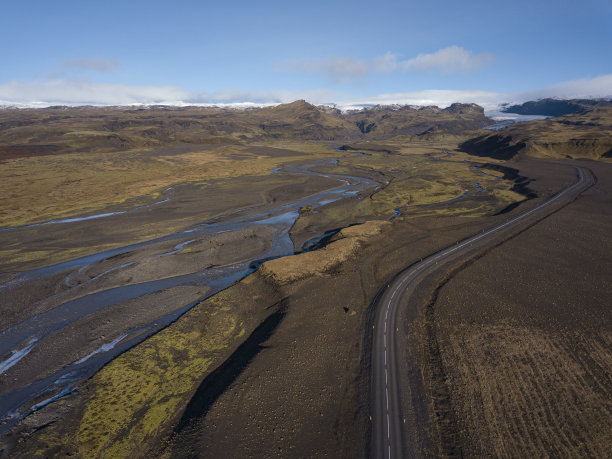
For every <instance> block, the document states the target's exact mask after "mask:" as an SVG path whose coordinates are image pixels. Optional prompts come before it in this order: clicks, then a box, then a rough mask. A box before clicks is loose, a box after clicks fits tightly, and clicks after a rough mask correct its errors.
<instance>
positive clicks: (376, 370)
mask: <svg viewBox="0 0 612 459" xmlns="http://www.w3.org/2000/svg"><path fill="white" fill-rule="evenodd" d="M575 169H576V173H577V178H578V180H577V181H576V182H575V183H574V184H572V185H571V186H569V187H567V188H565V189H563V190H562V191H560V192H559V193H557V194H556V195H553V196H551V197H550V198H549V199H547V200H546V201H544V202H542V203H541V204H539V205H538V206H536V207H534V208H532V209H531V210H528V211H526V212H523V213H521V214H519V215H517V216H515V217H512V218H510V219H509V220H507V221H505V222H503V223H501V224H499V225H496V226H494V227H492V228H490V229H488V230H485V231H483V232H482V233H478V234H476V235H474V236H471V237H469V238H467V239H464V240H462V241H459V242H457V244H456V245H453V246H451V247H448V248H446V249H443V250H441V251H439V252H436V253H434V254H433V255H430V256H429V257H427V258H424V259H422V260H421V261H419V262H417V263H415V264H414V265H412V266H410V267H409V268H407V269H406V270H405V271H403V272H402V273H400V274H399V275H398V276H397V277H396V278H395V279H394V280H393V281H392V282H391V283H390V284H389V285H388V287H387V289H386V290H385V292H384V293H383V294H382V295H380V296H379V300H378V304H377V305H376V308H377V312H376V316H375V322H374V333H373V343H372V351H371V352H372V367H371V376H370V378H371V379H370V383H371V386H370V387H371V389H370V390H371V392H370V413H371V419H372V441H371V447H372V450H371V456H372V457H375V458H385V459H390V458H401V457H415V456H422V455H423V454H424V453H425V451H422V450H421V446H420V445H418V444H415V441H414V439H415V438H420V440H419V443H422V442H423V441H424V439H423V438H422V436H421V435H419V433H418V432H414V430H416V429H417V427H418V426H417V425H415V424H418V422H416V421H415V419H417V418H419V416H418V414H415V413H414V411H415V410H418V409H419V407H415V406H414V404H415V401H414V396H412V397H410V396H408V395H407V394H405V393H404V394H402V392H401V389H402V386H403V385H402V381H403V380H404V381H406V380H407V379H408V378H407V375H406V374H405V373H406V371H407V370H406V364H405V362H402V364H401V365H400V363H399V362H400V361H401V359H400V357H399V355H401V352H402V351H403V350H402V343H404V344H403V346H404V347H405V345H406V344H405V343H406V341H405V337H404V336H401V335H400V333H402V332H401V331H400V330H399V326H398V325H397V321H398V319H397V317H398V310H399V308H400V307H401V306H402V305H403V304H406V301H407V299H408V297H409V296H410V294H411V293H412V292H413V291H414V287H416V285H417V284H418V283H419V282H420V281H422V280H423V279H424V278H425V277H426V276H428V275H430V274H432V273H433V272H434V271H436V270H437V269H439V268H442V266H441V265H442V264H446V263H447V262H449V261H452V260H456V259H457V258H459V257H461V256H465V255H468V254H469V253H472V254H473V253H474V252H475V251H480V250H481V249H483V248H485V247H487V246H489V245H492V244H494V243H497V242H499V241H500V240H502V239H503V237H504V236H507V235H508V233H509V232H510V231H515V230H517V229H519V228H523V227H525V226H527V225H528V224H529V223H531V224H533V223H534V222H535V221H537V220H538V219H540V218H541V217H543V216H546V215H549V214H550V213H552V212H553V211H555V210H556V209H558V208H560V207H561V206H562V205H564V204H566V203H568V202H570V201H571V200H573V199H574V198H575V197H576V196H578V195H579V194H580V193H582V192H583V191H584V190H586V189H587V188H589V187H590V186H591V185H593V183H595V178H594V176H593V174H592V172H591V171H590V170H588V169H585V168H582V167H575ZM398 343H399V344H398ZM398 354H399V355H398ZM412 384H413V382H411V381H408V382H407V383H406V385H407V386H408V388H409V391H410V386H411V385H412ZM406 385H404V387H406ZM402 400H404V401H406V400H409V401H408V402H406V403H402ZM416 403H417V404H418V401H417V402H416ZM407 420H408V422H406V421H407Z"/></svg>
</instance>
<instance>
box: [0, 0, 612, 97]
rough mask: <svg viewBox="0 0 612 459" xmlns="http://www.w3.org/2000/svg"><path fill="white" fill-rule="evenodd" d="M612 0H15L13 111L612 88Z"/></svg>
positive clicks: (10, 35)
mask: <svg viewBox="0 0 612 459" xmlns="http://www.w3.org/2000/svg"><path fill="white" fill-rule="evenodd" d="M610 24H612V2H610V1H609V0H581V1H575V0H573V1H566V0H555V1H550V0H530V1H523V0H516V1H511V0H506V1H498V0H487V1H480V0H476V1H466V2H458V1H456V0H455V1H446V0H444V1H442V0H428V1H419V2H416V1H412V0H404V1H384V0H381V1H378V2H372V1H371V0H369V1H361V0H351V1H345V0H326V1H319V0H309V1H300V2H296V1H294V2H292V1H290V0H284V1H266V0H260V1H257V2H254V1H219V0H217V1H214V2H213V1H207V0H202V1H186V0H175V1H172V2H169V1H167V0H165V1H157V0H147V1H141V0H121V1H115V0H104V1H96V0H85V1H84V0H79V1H72V0H56V1H52V2H51V1H48V0H46V1H33V0H19V1H17V0H4V1H3V2H2V3H1V4H0V40H1V42H2V43H3V47H2V48H3V49H2V58H1V60H0V105H18V106H19V105H25V106H46V105H85V104H93V105H132V104H206V103H215V104H236V103H247V104H248V103H253V104H273V103H281V102H290V101H293V100H297V99H306V100H307V101H309V102H312V103H317V104H321V103H336V104H338V105H339V106H353V105H360V104H371V103H411V104H417V105H427V104H437V105H441V106H444V105H448V104H450V103H452V102H455V101H457V102H476V103H480V104H481V105H487V106H494V105H496V104H498V103H502V102H522V101H525V100H533V99H538V98H542V97H559V98H571V97H609V96H612V27H611V26H610Z"/></svg>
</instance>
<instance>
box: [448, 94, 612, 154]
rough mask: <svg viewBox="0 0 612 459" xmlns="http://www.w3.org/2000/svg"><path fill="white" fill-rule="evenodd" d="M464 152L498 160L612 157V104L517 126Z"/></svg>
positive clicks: (473, 142)
mask: <svg viewBox="0 0 612 459" xmlns="http://www.w3.org/2000/svg"><path fill="white" fill-rule="evenodd" d="M460 148H461V150H462V151H464V152H466V153H469V154H472V155H476V156H486V157H489V158H495V159H504V160H506V159H512V158H515V157H516V156H517V155H518V156H519V157H520V156H523V155H530V156H535V157H551V158H590V159H604V158H610V157H612V104H610V103H607V102H598V103H596V104H595V105H594V106H593V107H592V108H590V109H587V110H584V111H582V112H579V113H574V114H570V115H565V116H560V117H556V118H549V119H545V120H535V121H529V122H524V123H517V124H515V125H512V126H509V127H507V128H505V129H503V130H502V131H496V132H494V133H491V134H486V135H482V136H479V137H476V138H473V139H470V140H468V141H466V142H463V143H462V144H461V145H460Z"/></svg>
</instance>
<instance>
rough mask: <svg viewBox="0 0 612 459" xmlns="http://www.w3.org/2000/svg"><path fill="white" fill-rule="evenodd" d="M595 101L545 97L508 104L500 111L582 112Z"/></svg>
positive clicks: (553, 114)
mask: <svg viewBox="0 0 612 459" xmlns="http://www.w3.org/2000/svg"><path fill="white" fill-rule="evenodd" d="M597 103H598V101H596V100H588V99H570V100H561V99H551V98H547V99H539V100H531V101H529V102H525V103H523V104H520V105H510V106H507V107H505V108H504V109H503V110H502V112H504V113H516V114H518V115H542V116H562V115H569V114H571V113H578V112H582V111H584V110H586V109H588V108H591V107H593V106H594V105H595V104H597Z"/></svg>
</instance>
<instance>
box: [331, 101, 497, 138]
mask: <svg viewBox="0 0 612 459" xmlns="http://www.w3.org/2000/svg"><path fill="white" fill-rule="evenodd" d="M343 118H344V119H345V120H347V121H350V122H351V123H353V124H354V125H355V126H357V128H359V131H360V132H361V134H362V135H364V136H366V137H372V138H390V137H395V136H400V135H422V134H425V133H428V132H431V131H434V130H435V131H438V132H444V133H451V134H459V133H461V132H463V131H465V130H472V129H479V128H482V127H484V126H487V125H488V124H490V123H491V120H490V119H489V118H487V117H486V116H485V114H484V109H483V108H482V107H480V106H478V105H476V104H452V105H451V106H450V107H447V108H444V109H441V108H438V107H435V106H429V107H413V106H410V105H405V106H400V107H396V106H381V105H377V106H375V107H372V108H365V109H362V110H359V111H349V112H348V113H346V114H345V115H343Z"/></svg>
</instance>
